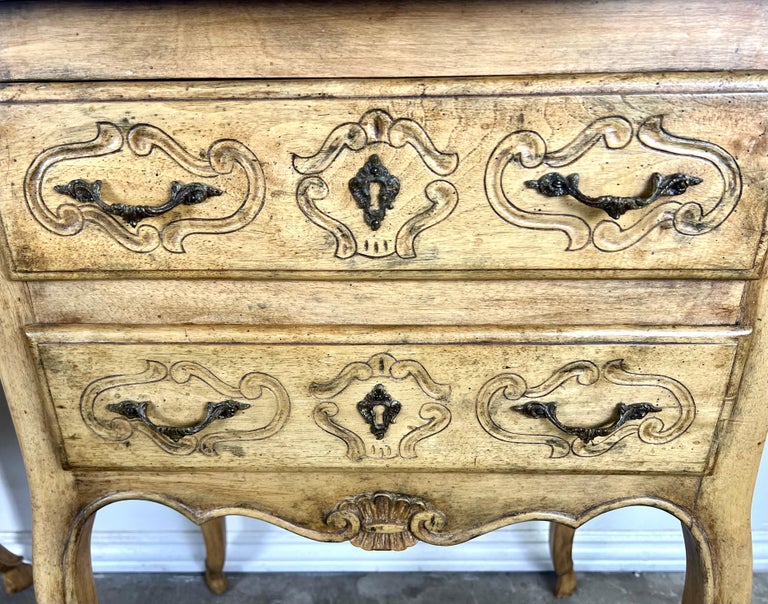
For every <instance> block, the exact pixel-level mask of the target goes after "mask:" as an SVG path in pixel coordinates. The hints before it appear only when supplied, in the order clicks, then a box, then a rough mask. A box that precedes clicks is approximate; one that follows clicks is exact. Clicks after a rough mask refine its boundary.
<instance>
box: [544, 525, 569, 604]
mask: <svg viewBox="0 0 768 604" xmlns="http://www.w3.org/2000/svg"><path fill="white" fill-rule="evenodd" d="M575 535H576V529H575V528H571V527H570V526H567V525H565V524H559V523H557V522H552V523H551V524H550V525H549V551H550V554H551V555H552V564H553V565H554V567H555V573H556V574H557V583H556V585H555V596H557V597H558V598H561V597H564V596H570V595H571V594H572V593H573V592H574V591H576V573H575V572H574V571H573V538H574V536H575Z"/></svg>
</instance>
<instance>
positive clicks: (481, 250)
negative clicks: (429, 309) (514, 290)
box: [0, 76, 768, 278]
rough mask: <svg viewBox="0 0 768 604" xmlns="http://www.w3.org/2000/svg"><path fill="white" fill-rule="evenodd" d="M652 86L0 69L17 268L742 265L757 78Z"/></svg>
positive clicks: (754, 201) (761, 204)
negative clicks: (44, 78)
mask: <svg viewBox="0 0 768 604" xmlns="http://www.w3.org/2000/svg"><path fill="white" fill-rule="evenodd" d="M656 84H657V85H654V83H653V82H651V81H649V80H648V79H647V78H646V79H639V78H635V79H634V80H633V79H632V78H622V79H619V78H615V79H614V80H613V81H610V80H609V81H597V80H589V79H584V78H582V79H571V78H569V79H567V80H566V79H562V78H561V79H558V78H548V79H542V80H540V81H538V82H537V83H536V84H535V85H532V84H531V83H530V82H526V81H522V80H519V79H512V78H506V79H486V80H461V79H457V80H452V81H451V80H448V81H441V80H437V81H429V80H428V81H424V82H420V83H412V82H404V81H392V82H385V83H378V82H354V81H352V82H348V83H340V82H274V83H250V84H242V85H237V84H220V85H217V84H213V83H211V84H207V85H206V84H197V85H196V86H197V87H196V88H195V87H190V86H187V85H181V84H171V83H166V84H151V85H150V84H125V85H121V86H119V87H118V86H115V87H110V86H109V85H107V84H104V85H101V86H99V85H92V84H88V85H87V87H86V86H85V85H83V86H78V85H59V86H57V85H51V86H48V87H44V88H42V89H32V88H31V87H25V86H23V85H17V86H10V87H8V88H7V89H6V90H5V91H4V92H3V95H4V96H3V97H2V99H0V100H3V101H5V102H4V103H3V105H2V106H1V107H0V138H2V139H3V140H4V141H5V144H6V146H7V150H6V153H4V154H3V158H2V159H0V175H2V178H3V182H6V183H8V186H4V187H2V189H0V212H1V213H2V219H3V225H4V229H5V233H6V236H7V241H8V245H9V250H10V256H11V266H12V269H13V273H14V274H15V276H16V277H19V278H46V277H53V278H72V277H78V278H81V277H103V276H116V275H137V274H140V276H141V277H169V276H176V277H180V276H193V277H194V276H203V275H204V276H206V277H211V276H216V275H218V276H225V277H229V276H253V277H273V276H283V277H290V276H297V277H301V276H306V275H311V276H313V277H322V276H327V275H330V276H343V277H349V278H352V277H362V278H364V277H379V276H381V275H382V274H383V273H385V272H386V274H387V276H389V277H391V278H396V277H398V276H400V277H413V276H424V277H425V278H426V277H435V276H443V277H444V276H446V275H453V276H457V277H458V276H472V275H481V276H482V275H485V276H489V275H504V276H509V275H511V274H512V273H510V271H526V274H527V275H529V276H530V275H531V274H532V273H531V271H549V272H550V273H549V274H558V273H568V272H569V271H612V272H611V273H610V274H615V273H616V271H621V274H622V275H625V276H629V275H632V272H633V271H635V272H638V273H640V274H643V275H644V276H649V275H650V274H652V273H655V274H660V275H663V276H668V275H670V274H674V275H688V274H690V275H694V276H707V277H710V276H715V277H717V276H726V277H727V276H733V275H734V274H736V275H738V276H742V277H744V276H754V267H755V260H756V257H757V254H758V248H759V245H760V236H761V233H762V231H763V223H764V214H765V199H766V186H765V185H766V174H768V158H767V156H768V147H767V143H766V141H765V137H764V136H763V132H764V131H765V128H766V117H765V116H766V112H765V106H766V101H768V96H766V94H764V93H762V92H754V90H763V89H764V86H763V88H760V85H761V81H760V80H759V79H757V78H752V79H749V78H745V79H744V80H743V81H736V80H734V81H725V82H714V81H708V80H706V79H703V78H700V79H698V80H690V79H685V78H684V77H682V76H681V77H680V79H679V81H678V80H675V79H674V78H672V79H667V80H665V81H664V82H662V83H660V84H659V83H658V82H656ZM681 90H682V91H683V92H684V94H683V93H680V91H681ZM676 91H677V92H676ZM723 91H725V92H723ZM571 175H575V176H571ZM96 182H99V183H100V186H97V185H95V184H94V183H96ZM553 195H554V196H553ZM121 204H122V205H121ZM137 206H150V207H149V208H147V207H139V208H137ZM158 208H159V209H158ZM161 210H162V212H161ZM137 271H138V272H139V273H137ZM578 274H579V275H580V276H583V272H579V273H578ZM604 274H608V273H604Z"/></svg>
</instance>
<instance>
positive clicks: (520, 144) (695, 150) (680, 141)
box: [485, 116, 742, 252]
mask: <svg viewBox="0 0 768 604" xmlns="http://www.w3.org/2000/svg"><path fill="white" fill-rule="evenodd" d="M635 138H636V139H637V141H638V142H639V143H640V144H641V145H642V146H644V147H645V148H647V149H650V150H652V151H660V152H662V153H666V154H670V155H674V156H680V157H689V158H694V159H697V160H701V161H703V162H706V163H708V164H710V165H712V166H714V167H715V168H716V169H717V171H718V173H719V174H720V177H721V179H722V181H723V191H722V194H721V195H720V198H719V199H717V200H716V201H715V202H714V203H711V204H707V205H708V206H709V209H705V207H704V205H702V204H701V203H699V202H696V201H685V200H683V201H675V200H664V201H658V202H657V200H658V199H659V198H660V197H662V196H663V195H670V194H672V195H680V194H682V193H685V189H686V188H687V186H688V185H691V184H699V182H701V179H700V178H698V177H697V176H695V175H672V176H675V177H678V181H676V183H675V184H678V183H679V182H682V181H681V180H680V178H679V177H683V176H684V177H685V179H684V182H685V183H686V187H685V188H680V187H673V188H671V189H670V188H665V187H664V186H663V185H664V184H665V183H663V182H659V183H658V186H657V187H656V188H655V189H654V190H653V192H652V193H651V194H649V196H648V200H649V201H647V203H639V204H635V205H634V206H633V207H635V208H643V210H642V213H641V211H640V210H639V209H638V210H637V218H636V220H635V221H634V222H633V223H632V224H630V225H628V226H622V225H620V224H619V223H618V222H616V221H615V220H603V221H600V222H598V223H597V224H594V225H593V226H591V225H590V224H589V223H588V222H587V221H586V220H585V219H584V217H583V213H581V212H578V209H577V208H578V206H574V213H573V214H565V213H561V214H558V213H552V212H546V211H529V210H526V209H524V208H523V207H522V205H521V204H520V203H519V202H517V201H514V200H513V199H511V198H510V196H509V195H507V193H506V192H505V189H504V185H503V183H502V178H503V176H504V173H505V171H506V170H508V169H510V168H511V167H516V168H518V169H522V170H533V169H537V168H540V167H541V166H545V167H547V168H562V167H564V166H568V165H570V164H572V163H574V162H576V161H577V160H579V159H580V158H581V157H582V156H584V155H586V154H587V153H588V152H589V151H590V150H591V149H593V148H594V147H596V146H597V145H600V144H602V145H603V146H605V148H606V149H608V150H610V151H618V150H621V149H624V148H625V147H627V146H628V145H629V144H630V143H631V142H632V141H633V140H634V139H635ZM521 174H522V172H521ZM558 176H559V175H558ZM545 177H547V175H546V174H544V175H540V176H539V177H538V178H537V179H535V180H531V179H530V177H524V176H521V177H520V185H521V186H525V183H526V182H528V183H532V182H540V181H541V179H542V178H545ZM550 178H554V177H550ZM561 178H563V177H561ZM660 178H661V179H663V177H660ZM668 178H669V177H668ZM571 184H572V185H573V183H571ZM576 184H577V183H576ZM485 186H486V193H487V196H488V201H489V202H490V204H491V207H492V208H493V209H494V211H495V212H496V213H497V214H498V215H499V216H500V217H501V218H503V219H504V220H506V221H507V222H509V223H511V224H513V225H515V226H518V227H521V228H525V229H535V230H544V231H561V232H562V233H564V234H565V235H566V237H567V238H568V245H567V247H566V249H567V250H568V251H572V250H580V249H583V248H585V247H587V246H588V245H589V244H590V243H592V244H593V245H594V246H595V247H596V248H597V249H598V250H600V251H603V252H616V251H620V250H623V249H626V248H628V247H631V246H632V245H634V244H635V243H637V242H638V241H640V240H641V239H642V238H643V237H645V236H646V235H648V233H650V232H651V231H653V230H654V229H657V228H659V227H663V226H669V227H672V228H674V230H675V231H676V232H677V233H679V234H681V235H688V236H696V235H702V234H704V233H708V232H709V231H711V230H712V229H714V228H716V227H718V226H720V225H721V224H722V223H723V222H724V221H725V220H726V219H727V218H728V216H729V215H730V214H731V212H733V210H734V208H735V207H736V204H737V203H738V202H739V199H740V197H741V189H742V181H741V172H740V170H739V166H738V164H737V163H736V160H735V159H734V158H733V156H731V155H730V154H729V153H728V152H727V151H725V150H724V149H723V148H721V147H719V146H718V145H715V144H713V143H710V142H707V141H703V140H694V139H689V138H683V137H680V136H675V135H672V134H670V133H669V132H667V131H665V130H664V128H663V127H662V116H653V117H649V118H647V119H646V120H645V121H643V122H642V124H640V126H639V127H638V128H637V132H635V129H634V127H633V125H632V124H631V123H630V122H629V121H628V120H626V119H625V118H623V117H620V116H610V117H604V118H600V119H598V120H595V121H594V122H593V123H591V124H590V125H589V126H587V127H586V128H584V130H582V131H581V132H580V133H579V134H578V135H577V136H576V137H575V138H574V139H573V140H572V141H571V142H570V143H568V144H567V145H565V146H564V147H562V148H560V149H555V150H550V149H549V148H548V147H547V143H546V141H545V140H544V139H543V138H542V137H541V135H539V134H538V133H537V132H534V131H532V130H519V131H517V132H513V133H512V134H509V135H508V136H506V137H505V138H504V139H502V141H501V142H500V143H499V144H498V145H497V146H496V149H494V151H493V153H492V154H491V157H490V159H489V161H488V165H487V167H486V173H485ZM536 188H538V187H536ZM566 188H567V187H566ZM568 192H569V193H571V194H573V193H574V192H575V187H574V186H571V187H570V190H569V191H568ZM657 193H659V194H658V195H657ZM603 197H609V196H603ZM586 199H589V198H586ZM597 199H600V198H597ZM616 199H617V200H628V199H632V198H621V197H617V198H616ZM636 199H637V198H636ZM640 199H643V198H640ZM608 206H609V209H611V207H612V206H610V204H608ZM609 213H610V212H609ZM622 213H623V212H622ZM611 215H612V216H613V217H614V218H615V219H618V218H619V216H620V215H621V214H620V213H617V212H614V213H612V214H611ZM632 216H635V214H632Z"/></svg>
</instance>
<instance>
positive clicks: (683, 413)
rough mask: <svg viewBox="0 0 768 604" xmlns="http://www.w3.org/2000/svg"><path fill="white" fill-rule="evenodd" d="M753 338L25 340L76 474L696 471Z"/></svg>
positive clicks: (49, 332)
mask: <svg viewBox="0 0 768 604" xmlns="http://www.w3.org/2000/svg"><path fill="white" fill-rule="evenodd" d="M745 333H746V332H744V331H741V332H739V331H735V330H725V331H718V330H712V329H707V330H704V329H689V330H686V331H680V330H677V331H675V330H664V329H661V330H658V329H657V330H645V331H642V332H641V331H639V330H638V331H634V330H597V331H592V332H589V333H587V332H584V331H579V330H575V329H565V328H563V329H558V330H554V331H552V330H545V329H539V330H529V331H515V330H502V329H492V328H450V327H440V328H423V327H422V328H412V329H394V328H378V329H376V330H373V331H372V330H370V329H363V328H353V327H347V328H321V327H317V328H314V327H313V328H302V329H297V328H293V329H282V328H275V329H258V330H257V329H250V328H240V329H235V328H210V329H209V328H203V327H195V328H192V327H189V328H186V329H185V328H159V329H155V330H151V331H148V330H144V329H141V328H130V329H128V328H120V329H109V328H106V327H101V328H95V329H87V330H86V329H83V328H80V327H72V328H66V327H61V328H41V329H40V330H30V332H29V335H30V338H31V341H32V342H33V344H34V349H35V351H36V355H37V358H38V362H39V368H40V371H41V377H42V379H43V380H44V381H45V383H47V389H48V392H49V393H50V400H51V403H52V411H53V413H52V421H54V422H55V423H57V424H58V426H59V430H60V438H61V443H62V449H63V456H64V460H65V465H67V466H68V467H71V468H75V469H104V468H106V469H119V468H123V469H131V468H144V469H158V470H164V469H173V468H208V469H212V468H215V469H217V470H222V471H223V470H232V471H234V470H239V471H244V470H248V471H253V470H257V471H268V470H279V469H289V468H290V469H294V470H296V469H301V468H307V469H309V468H313V469H323V468H326V469H333V468H335V469H358V470H361V469H365V470H366V471H374V470H383V469H388V470H392V469H401V470H405V469H407V470H414V471H427V470H429V471H436V470H437V471H448V470H455V471H469V472H473V471H515V472H523V471H524V472H528V471H537V472H538V471H556V472H571V471H575V472H602V473H606V472H674V473H700V472H704V471H706V469H707V467H708V463H709V461H710V459H711V454H712V443H713V438H714V435H715V428H716V426H717V423H718V419H719V418H720V417H721V414H726V415H727V413H728V408H729V407H728V406H729V401H730V400H731V396H732V392H731V391H730V389H729V380H731V379H732V371H733V367H734V360H735V358H736V352H737V345H738V342H739V338H740V336H742V335H745ZM733 377H734V379H737V378H738V370H737V371H735V375H734V376H733ZM620 404H621V405H623V407H621V405H620ZM724 404H725V407H724ZM206 405H208V410H207V414H206ZM620 407H621V408H620ZM547 415H548V416H549V419H547V418H546V417H543V416H547ZM620 417H621V421H620V422H618V423H619V424H623V425H616V424H617V420H619V418H620ZM557 423H559V424H560V425H559V427H558V426H556V425H555V424H557ZM606 425H610V426H611V429H610V430H604V431H603V432H594V431H592V432H590V431H589V430H587V429H586V428H590V427H595V426H606ZM185 430H186V432H185Z"/></svg>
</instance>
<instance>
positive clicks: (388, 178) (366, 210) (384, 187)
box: [349, 155, 400, 231]
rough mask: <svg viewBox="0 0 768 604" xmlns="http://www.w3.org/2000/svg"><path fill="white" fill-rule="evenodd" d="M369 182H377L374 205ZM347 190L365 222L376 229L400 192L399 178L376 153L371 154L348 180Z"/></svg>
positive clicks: (392, 206)
mask: <svg viewBox="0 0 768 604" xmlns="http://www.w3.org/2000/svg"><path fill="white" fill-rule="evenodd" d="M371 183H378V184H379V185H380V186H379V192H378V195H377V196H376V206H375V207H374V204H373V203H372V200H371ZM349 190H350V192H351V193H352V197H354V198H355V201H356V202H357V205H358V206H360V209H361V210H363V219H364V220H365V224H367V225H368V226H369V227H371V230H372V231H377V230H378V229H379V227H380V226H381V222H382V221H383V220H384V216H386V214H387V210H391V209H392V208H394V205H393V204H394V202H395V197H397V194H398V193H399V192H400V180H399V179H398V178H397V177H396V176H393V175H392V174H391V173H390V172H389V170H387V168H386V167H385V166H384V164H382V163H381V159H380V158H379V156H378V155H371V156H370V157H369V158H368V161H367V162H365V165H364V166H363V167H362V168H360V170H358V172H357V174H355V176H354V177H352V178H351V179H350V181H349Z"/></svg>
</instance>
